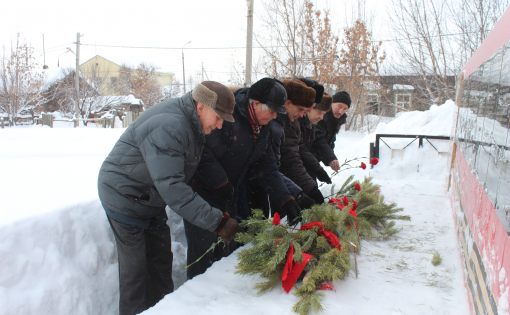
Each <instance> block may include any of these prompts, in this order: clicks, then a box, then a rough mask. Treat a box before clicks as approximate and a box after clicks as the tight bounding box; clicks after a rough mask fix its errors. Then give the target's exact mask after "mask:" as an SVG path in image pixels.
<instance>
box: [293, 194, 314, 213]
mask: <svg viewBox="0 0 510 315" xmlns="http://www.w3.org/2000/svg"><path fill="white" fill-rule="evenodd" d="M296 201H297V203H298V205H299V207H300V208H301V209H310V208H311V207H312V206H313V205H314V204H315V200H313V199H312V198H310V197H308V195H307V194H305V193H301V194H300V195H299V196H298V197H297V199H296Z"/></svg>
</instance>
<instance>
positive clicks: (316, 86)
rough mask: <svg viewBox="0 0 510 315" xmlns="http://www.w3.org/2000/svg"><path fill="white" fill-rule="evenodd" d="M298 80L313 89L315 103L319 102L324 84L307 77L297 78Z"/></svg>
mask: <svg viewBox="0 0 510 315" xmlns="http://www.w3.org/2000/svg"><path fill="white" fill-rule="evenodd" d="M299 80H301V81H303V83H304V84H306V85H307V86H309V87H311V88H312V89H314V90H315V104H319V103H320V102H321V101H322V96H323V95H324V86H323V85H322V84H320V83H319V82H317V81H315V80H312V79H308V78H299Z"/></svg>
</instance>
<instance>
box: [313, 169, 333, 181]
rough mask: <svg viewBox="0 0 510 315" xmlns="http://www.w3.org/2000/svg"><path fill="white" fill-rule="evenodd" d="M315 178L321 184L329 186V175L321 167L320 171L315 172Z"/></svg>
mask: <svg viewBox="0 0 510 315" xmlns="http://www.w3.org/2000/svg"><path fill="white" fill-rule="evenodd" d="M317 171H318V172H317V174H316V175H317V178H318V179H319V180H320V181H321V182H323V183H326V184H331V178H329V175H328V173H327V172H326V171H325V170H324V169H323V168H322V167H321V168H320V169H318V170H317Z"/></svg>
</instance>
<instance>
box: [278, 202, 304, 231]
mask: <svg viewBox="0 0 510 315" xmlns="http://www.w3.org/2000/svg"><path fill="white" fill-rule="evenodd" d="M281 212H283V213H282V214H284V215H287V223H289V225H296V224H297V223H298V222H301V208H300V207H299V205H298V203H297V202H296V200H294V199H290V200H289V201H287V202H286V203H284V204H283V206H282V211H281Z"/></svg>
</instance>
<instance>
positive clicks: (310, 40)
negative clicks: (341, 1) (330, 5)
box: [302, 1, 339, 84]
mask: <svg viewBox="0 0 510 315" xmlns="http://www.w3.org/2000/svg"><path fill="white" fill-rule="evenodd" d="M302 31H303V32H304V37H305V42H304V47H305V55H306V57H305V58H306V59H307V60H306V59H305V60H304V61H306V62H308V64H309V66H308V67H309V68H310V70H309V71H306V72H307V74H308V72H310V74H311V75H310V76H311V77H312V78H313V79H315V80H317V81H319V82H321V83H325V84H332V83H334V80H335V78H336V77H337V73H336V72H337V70H338V67H339V63H338V61H339V56H338V36H336V35H335V34H334V33H333V31H332V29H331V20H330V18H329V11H328V10H324V11H320V10H315V9H314V8H313V4H312V3H311V2H309V1H306V2H305V15H304V27H303V29H302Z"/></svg>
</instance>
